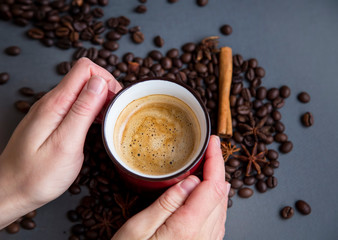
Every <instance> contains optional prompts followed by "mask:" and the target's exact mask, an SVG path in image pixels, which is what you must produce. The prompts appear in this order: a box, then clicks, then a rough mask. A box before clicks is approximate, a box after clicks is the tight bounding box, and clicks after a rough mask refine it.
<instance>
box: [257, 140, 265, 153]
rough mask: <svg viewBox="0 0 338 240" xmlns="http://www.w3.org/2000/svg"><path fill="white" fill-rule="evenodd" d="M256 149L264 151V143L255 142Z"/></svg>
mask: <svg viewBox="0 0 338 240" xmlns="http://www.w3.org/2000/svg"><path fill="white" fill-rule="evenodd" d="M257 151H258V152H265V151H266V145H265V143H263V142H259V143H258V144H257Z"/></svg>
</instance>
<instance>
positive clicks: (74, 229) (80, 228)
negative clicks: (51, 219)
mask: <svg viewBox="0 0 338 240" xmlns="http://www.w3.org/2000/svg"><path fill="white" fill-rule="evenodd" d="M84 232H85V228H84V226H83V225H82V224H76V225H74V226H73V227H72V233H73V234H75V235H80V234H83V233H84Z"/></svg>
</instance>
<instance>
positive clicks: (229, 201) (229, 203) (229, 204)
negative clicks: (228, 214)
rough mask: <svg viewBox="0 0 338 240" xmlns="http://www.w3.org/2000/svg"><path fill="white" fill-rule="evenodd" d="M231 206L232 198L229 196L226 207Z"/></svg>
mask: <svg viewBox="0 0 338 240" xmlns="http://www.w3.org/2000/svg"><path fill="white" fill-rule="evenodd" d="M231 207H232V199H231V198H229V199H228V208H231Z"/></svg>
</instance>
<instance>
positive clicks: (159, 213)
mask: <svg viewBox="0 0 338 240" xmlns="http://www.w3.org/2000/svg"><path fill="white" fill-rule="evenodd" d="M199 183H200V180H199V179H198V178H197V177H196V176H192V175H191V176H189V177H187V178H186V179H185V180H183V181H182V182H180V183H178V184H176V185H174V186H173V187H171V188H169V189H168V190H167V191H166V192H165V193H164V194H162V195H161V196H160V197H159V198H158V199H157V200H156V201H155V202H154V203H153V204H152V205H150V206H149V207H148V208H146V209H145V210H143V211H142V212H140V213H138V214H137V215H135V216H134V217H132V218H131V219H130V220H129V221H128V222H127V225H126V227H124V228H123V229H121V231H119V233H118V234H117V236H118V237H120V238H117V239H149V238H150V237H151V236H152V235H153V234H154V233H155V232H156V230H157V229H158V228H159V227H160V226H161V225H162V224H163V223H164V222H165V221H166V220H167V219H168V217H170V216H171V215H172V214H173V213H174V212H175V211H176V210H177V209H178V208H180V207H181V206H182V205H183V204H184V201H185V200H186V199H187V197H188V196H189V194H190V193H191V192H192V191H193V190H194V189H195V188H196V186H197V185H198V184H199ZM129 228H130V229H129ZM133 233H138V234H140V235H137V236H135V235H132V236H131V235H129V234H133Z"/></svg>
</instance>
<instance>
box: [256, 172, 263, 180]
mask: <svg viewBox="0 0 338 240" xmlns="http://www.w3.org/2000/svg"><path fill="white" fill-rule="evenodd" d="M255 177H256V179H257V180H263V179H264V178H265V175H264V174H263V173H260V174H256V176H255Z"/></svg>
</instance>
